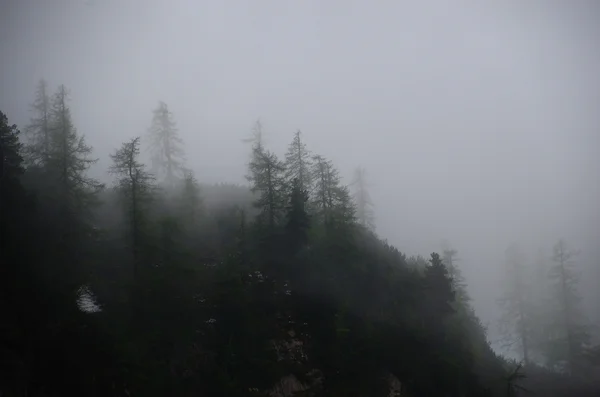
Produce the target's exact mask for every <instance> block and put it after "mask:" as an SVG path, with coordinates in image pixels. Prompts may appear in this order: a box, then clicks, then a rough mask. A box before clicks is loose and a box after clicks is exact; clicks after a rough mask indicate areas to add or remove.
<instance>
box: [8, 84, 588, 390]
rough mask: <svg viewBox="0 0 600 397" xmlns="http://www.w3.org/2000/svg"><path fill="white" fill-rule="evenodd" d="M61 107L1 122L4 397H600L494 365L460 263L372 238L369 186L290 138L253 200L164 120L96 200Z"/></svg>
mask: <svg viewBox="0 0 600 397" xmlns="http://www.w3.org/2000/svg"><path fill="white" fill-rule="evenodd" d="M67 99H68V96H67V90H66V89H65V87H62V86H61V87H60V88H59V89H58V90H57V91H56V93H54V94H52V95H50V93H49V92H47V86H46V84H45V83H44V82H42V83H40V86H39V90H38V92H37V96H36V99H35V102H34V112H33V114H32V121H31V123H30V125H27V126H25V127H23V131H24V133H23V134H20V133H19V129H18V128H17V126H13V125H11V124H10V122H9V120H8V119H7V117H6V116H5V115H4V114H1V115H0V116H1V119H0V138H1V143H2V156H3V161H2V180H1V191H0V195H1V196H0V197H1V203H0V204H1V211H2V212H1V233H2V234H1V236H2V238H1V240H0V244H1V251H0V252H1V263H0V265H1V267H0V271H1V274H0V291H1V292H0V293H1V294H2V297H1V298H2V299H1V300H0V305H1V306H0V310H1V316H2V317H1V318H2V322H1V327H0V360H1V363H2V369H1V371H0V395H2V396H29V397H31V396H36V397H37V396H40V397H41V396H65V395H84V396H90V397H92V396H229V397H231V396H267V395H272V396H291V395H295V396H300V395H304V396H387V395H390V393H392V392H393V393H396V394H395V395H401V396H413V397H418V396H423V397H435V396H456V397H459V396H461V397H462V396H515V395H520V393H522V390H523V389H524V388H525V389H530V390H532V391H538V392H539V394H538V395H544V396H582V397H585V396H592V395H598V394H594V389H593V388H594V386H596V387H597V386H598V385H597V384H596V385H594V384H593V382H592V377H591V376H590V374H593V371H594V368H593V364H592V363H591V360H588V361H585V362H584V361H577V364H578V365H577V366H576V368H577V370H576V371H571V373H570V375H567V374H559V373H558V372H551V371H550V370H548V369H543V368H541V367H535V366H533V365H529V366H526V367H525V368H522V367H521V366H520V365H517V363H513V362H510V361H507V360H505V359H503V358H501V357H499V356H497V355H496V354H495V353H494V352H493V351H492V349H491V348H490V346H489V345H488V342H487V340H486V331H485V329H484V328H483V327H482V325H481V324H480V322H479V321H478V319H477V317H476V316H475V314H474V312H473V310H472V309H471V307H470V303H469V302H470V299H469V296H468V293H467V289H466V285H465V284H464V282H463V281H462V280H461V278H460V276H459V272H458V270H457V268H456V266H455V264H454V263H453V258H454V255H455V251H452V250H447V251H445V252H441V253H439V254H438V253H432V254H431V256H430V258H420V257H417V258H407V257H406V256H405V255H404V254H402V253H401V252H400V251H399V250H398V249H396V248H395V247H393V246H391V245H389V244H388V243H387V242H385V241H383V240H381V239H380V238H379V237H378V236H377V235H376V234H375V233H374V232H373V229H372V226H373V216H372V208H371V205H372V204H371V202H370V199H369V198H368V193H367V192H366V190H365V188H364V184H363V183H361V178H362V175H363V174H362V173H361V172H360V171H359V172H357V176H356V179H355V181H354V183H353V184H352V189H351V188H350V187H349V186H345V185H344V184H342V182H341V179H340V176H339V174H338V171H337V169H336V167H335V165H334V164H332V163H331V161H329V160H327V159H326V158H325V157H323V156H321V155H317V154H314V153H311V152H310V151H309V149H308V148H307V147H306V146H305V145H304V144H303V141H302V135H301V134H300V133H299V132H298V133H296V134H294V135H293V136H292V142H291V144H290V146H289V150H288V151H287V153H285V155H284V156H282V157H281V158H280V157H278V156H277V155H276V154H275V153H273V152H271V151H269V150H268V148H267V147H265V146H264V144H263V142H262V139H261V130H260V128H261V127H260V124H259V123H257V125H256V128H255V131H254V132H255V138H254V139H253V141H252V142H251V147H249V167H248V170H247V177H248V182H249V185H250V186H251V189H250V190H248V189H247V188H244V187H236V186H231V185H215V186H205V185H201V184H200V183H199V182H198V181H197V180H196V178H195V177H194V174H193V172H192V171H191V170H189V169H187V168H186V166H185V156H184V144H183V142H182V140H181V139H180V138H179V136H178V134H177V129H176V128H175V122H174V120H173V117H172V114H171V113H170V111H169V109H168V107H167V105H166V104H165V103H160V104H159V105H158V107H157V108H156V109H155V111H154V114H153V119H152V120H149V124H150V125H151V127H150V129H149V131H148V133H147V134H146V135H144V136H142V137H135V136H133V137H131V138H126V139H124V142H123V143H122V146H121V147H120V148H119V149H118V150H116V151H115V152H114V153H113V154H112V155H111V162H112V166H111V167H110V169H108V170H107V172H108V175H109V177H110V178H111V179H112V180H113V183H110V184H108V185H103V184H101V183H99V182H98V181H96V180H94V179H92V178H90V177H89V176H88V174H87V170H88V169H89V167H90V166H91V165H92V164H93V163H94V158H95V157H94V152H93V149H92V148H91V147H89V146H88V145H87V144H86V142H85V139H84V135H83V134H81V133H79V132H78V131H77V129H76V126H74V125H73V123H72V121H71V114H70V110H69V103H68V101H67ZM142 147H147V148H148V150H149V151H150V153H151V154H152V157H151V159H150V161H149V162H148V164H145V163H144V161H143V159H142V157H141V154H140V153H142V151H141V150H142ZM398 227H402V225H398ZM90 292H91V294H90ZM82 295H86V296H88V297H89V296H90V295H91V296H92V297H93V299H94V300H95V303H96V305H97V307H98V308H99V309H98V310H95V311H93V312H89V311H85V310H82V308H81V307H80V303H81V299H80V298H81V296H82ZM590 357H591V356H590ZM573 364H575V362H573ZM574 368H575V366H574ZM523 376H527V377H526V378H524V377H523ZM597 390H598V389H596V391H597ZM294 393H295V394H294ZM586 393H587V394H586Z"/></svg>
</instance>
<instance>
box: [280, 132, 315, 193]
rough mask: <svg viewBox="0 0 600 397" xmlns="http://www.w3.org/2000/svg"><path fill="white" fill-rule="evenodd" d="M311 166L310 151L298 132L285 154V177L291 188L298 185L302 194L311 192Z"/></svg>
mask: <svg viewBox="0 0 600 397" xmlns="http://www.w3.org/2000/svg"><path fill="white" fill-rule="evenodd" d="M311 166H312V162H311V154H310V151H309V150H308V149H307V148H306V144H305V143H304V142H302V138H301V132H300V130H298V131H296V133H295V134H294V139H293V140H292V143H290V145H289V147H288V150H287V153H286V154H285V168H286V175H285V176H286V181H287V183H288V185H289V187H290V188H291V187H292V186H293V183H297V184H298V189H299V190H300V191H301V192H303V191H307V192H310V191H311V190H312V181H313V180H312V174H311V172H310V169H311ZM294 181H296V182H294Z"/></svg>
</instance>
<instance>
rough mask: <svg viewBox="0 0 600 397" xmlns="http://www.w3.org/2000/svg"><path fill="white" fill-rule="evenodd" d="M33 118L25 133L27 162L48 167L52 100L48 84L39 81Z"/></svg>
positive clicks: (33, 105) (33, 106)
mask: <svg viewBox="0 0 600 397" xmlns="http://www.w3.org/2000/svg"><path fill="white" fill-rule="evenodd" d="M31 107H32V112H33V117H32V118H31V121H30V123H29V125H28V126H27V127H26V129H25V132H26V135H27V138H28V142H27V146H26V154H27V160H28V162H29V163H30V164H36V165H47V164H48V157H49V156H50V145H51V135H50V134H51V131H50V128H51V125H50V124H51V110H52V109H51V100H50V94H49V92H48V83H47V82H46V80H44V79H42V80H40V81H39V83H38V85H37V88H36V91H35V98H34V101H33V104H32V106H31Z"/></svg>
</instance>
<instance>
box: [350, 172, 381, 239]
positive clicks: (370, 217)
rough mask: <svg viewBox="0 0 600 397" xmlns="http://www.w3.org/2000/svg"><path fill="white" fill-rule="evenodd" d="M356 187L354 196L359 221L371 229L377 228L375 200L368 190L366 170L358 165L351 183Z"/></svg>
mask: <svg viewBox="0 0 600 397" xmlns="http://www.w3.org/2000/svg"><path fill="white" fill-rule="evenodd" d="M350 186H352V187H353V188H354V192H353V198H354V203H355V204H356V218H357V219H358V222H359V223H360V224H361V225H362V226H363V227H365V228H367V229H369V230H375V213H374V211H373V200H371V196H370V194H369V191H368V182H367V177H366V170H365V169H364V168H362V167H358V168H357V169H356V170H355V172H354V179H353V180H352V183H351V184H350Z"/></svg>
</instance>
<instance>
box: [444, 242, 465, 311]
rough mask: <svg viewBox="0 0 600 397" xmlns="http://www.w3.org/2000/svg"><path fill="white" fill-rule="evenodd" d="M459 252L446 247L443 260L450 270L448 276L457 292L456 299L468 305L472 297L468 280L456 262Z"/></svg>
mask: <svg viewBox="0 0 600 397" xmlns="http://www.w3.org/2000/svg"><path fill="white" fill-rule="evenodd" d="M457 254H458V251H457V250H455V249H453V248H446V249H444V250H443V251H442V262H443V263H444V265H445V266H446V269H447V270H448V276H449V277H450V279H451V280H452V288H453V290H454V292H455V294H456V301H457V302H459V303H460V304H465V305H466V304H468V303H469V302H470V300H471V298H470V297H469V293H468V291H467V282H466V281H465V278H464V276H463V275H462V272H461V271H460V268H459V267H458V265H457V263H456V262H457V259H456V256H457Z"/></svg>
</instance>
